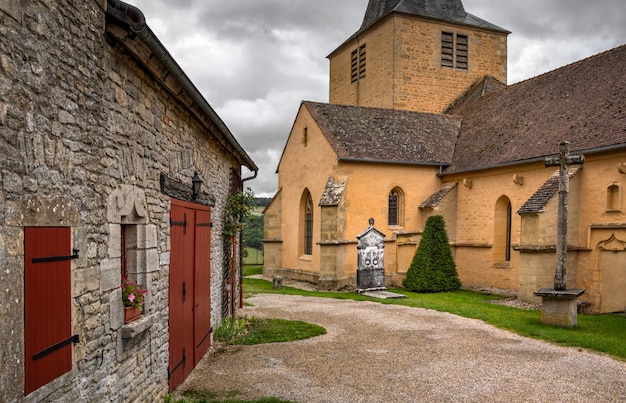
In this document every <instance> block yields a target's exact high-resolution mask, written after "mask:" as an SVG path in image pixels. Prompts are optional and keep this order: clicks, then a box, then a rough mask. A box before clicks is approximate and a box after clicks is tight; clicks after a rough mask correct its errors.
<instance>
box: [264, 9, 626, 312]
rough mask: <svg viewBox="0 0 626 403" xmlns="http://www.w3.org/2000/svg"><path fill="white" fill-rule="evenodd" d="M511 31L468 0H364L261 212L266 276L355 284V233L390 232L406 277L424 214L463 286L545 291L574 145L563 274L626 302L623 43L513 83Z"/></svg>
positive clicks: (399, 273) (529, 296)
mask: <svg viewBox="0 0 626 403" xmlns="http://www.w3.org/2000/svg"><path fill="white" fill-rule="evenodd" d="M509 33H510V32H509V31H507V30H506V29H503V28H501V27H498V26H496V25H494V24H492V23H489V22H487V21H485V20H482V19H480V18H478V17H476V16H474V15H472V14H470V13H468V12H466V10H465V8H464V7H463V4H462V2H461V0H395V1H389V0H370V1H369V4H368V7H367V10H366V12H365V17H364V19H363V24H362V26H361V27H360V28H359V30H358V31H357V32H356V33H355V34H354V35H352V36H351V37H350V38H348V39H347V40H346V41H345V42H344V43H343V44H341V45H340V46H339V47H338V48H337V49H336V50H335V51H333V52H332V53H331V54H330V55H329V56H328V58H329V60H330V97H329V103H318V102H308V101H304V102H302V104H301V106H300V109H299V111H298V113H297V116H296V118H295V121H294V124H293V127H292V130H291V133H290V135H289V138H288V140H287V143H286V145H285V148H284V150H283V154H282V156H281V159H280V162H279V165H278V169H277V172H278V182H279V183H278V192H277V193H276V195H275V197H274V198H273V200H272V202H271V203H270V205H269V206H268V207H267V209H266V210H265V233H264V238H265V239H264V243H265V267H264V275H266V276H273V275H281V276H284V277H286V278H293V279H298V280H304V281H309V282H312V283H316V284H318V285H319V286H320V288H322V289H341V288H343V287H354V286H355V285H356V272H357V235H358V234H359V233H361V232H362V231H363V230H364V229H366V228H367V227H368V221H369V218H373V219H374V222H375V224H374V225H375V227H376V228H377V229H378V230H380V231H381V232H382V233H383V234H385V242H384V246H385V247H384V266H385V282H386V285H388V286H401V285H402V279H403V278H404V276H405V275H406V271H407V270H408V267H409V265H410V263H411V260H412V258H413V255H414V253H415V250H416V248H417V245H419V242H420V239H421V235H422V232H423V230H424V224H425V222H426V220H427V219H428V217H430V216H431V215H441V216H443V217H444V219H445V222H446V228H447V231H448V236H449V239H450V245H451V247H452V250H453V253H454V257H455V262H456V265H457V270H458V272H459V276H460V278H461V281H462V282H463V284H465V285H472V286H480V287H497V288H504V289H510V290H516V291H517V292H518V296H519V298H520V299H522V300H524V301H528V302H533V303H538V302H540V299H539V298H537V297H535V296H534V291H536V290H537V289H539V288H544V287H547V288H550V287H552V286H553V282H554V273H555V266H556V256H555V254H556V238H557V235H556V223H557V211H558V203H557V199H558V197H557V192H558V182H559V175H558V173H559V171H558V168H555V167H546V164H545V159H546V157H549V156H554V155H556V154H558V153H559V147H560V144H561V143H562V142H564V141H568V142H569V143H570V152H571V154H572V155H575V154H583V155H584V156H585V162H584V164H583V165H577V166H574V165H572V166H570V167H569V176H570V188H569V192H570V193H569V223H568V238H567V249H568V255H567V286H568V288H574V287H576V288H582V289H585V293H584V294H583V295H582V297H580V299H579V303H580V304H581V305H582V307H583V308H584V309H585V312H587V313H605V312H617V311H624V310H626V206H625V205H624V200H623V199H624V198H623V197H622V196H623V193H624V192H623V190H624V187H625V186H626V111H625V110H624V105H626V99H625V98H626V91H625V85H626V46H621V47H618V48H615V49H612V50H609V51H606V52H604V53H601V54H598V55H595V56H592V57H590V58H588V59H585V60H582V61H579V62H576V63H573V64H571V65H568V66H565V67H562V68H560V69H558V70H555V71H552V72H549V73H546V74H543V75H540V76H538V77H535V78H532V79H529V80H526V81H523V82H520V83H518V84H515V85H511V86H508V85H507V37H508V35H509Z"/></svg>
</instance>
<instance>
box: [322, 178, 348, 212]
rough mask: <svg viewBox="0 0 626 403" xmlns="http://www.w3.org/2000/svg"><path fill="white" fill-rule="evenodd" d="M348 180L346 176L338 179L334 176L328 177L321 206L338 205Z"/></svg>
mask: <svg viewBox="0 0 626 403" xmlns="http://www.w3.org/2000/svg"><path fill="white" fill-rule="evenodd" d="M346 182H347V179H345V178H344V179H342V180H337V181H335V178H333V177H330V178H328V182H326V187H325V188H324V193H323V194H322V197H321V199H320V203H319V205H320V206H321V207H329V206H338V205H339V202H341V198H342V197H343V192H344V191H345V190H346Z"/></svg>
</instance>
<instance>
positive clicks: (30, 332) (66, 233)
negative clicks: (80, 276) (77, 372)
mask: <svg viewBox="0 0 626 403" xmlns="http://www.w3.org/2000/svg"><path fill="white" fill-rule="evenodd" d="M71 255H72V253H71V230H70V228H25V229H24V370H25V374H24V377H25V379H24V394H25V395H28V394H29V393H30V392H32V391H34V390H36V389H38V388H39V387H41V386H43V385H45V384H47V383H48V382H50V381H52V380H53V379H55V378H57V377H59V376H60V375H62V374H64V373H66V372H68V371H70V370H71V369H72V346H71V342H72V341H73V338H72V336H71V332H72V314H71V298H72V293H71V278H70V275H71V273H70V270H71V264H70V260H69V259H68V257H70V256H71Z"/></svg>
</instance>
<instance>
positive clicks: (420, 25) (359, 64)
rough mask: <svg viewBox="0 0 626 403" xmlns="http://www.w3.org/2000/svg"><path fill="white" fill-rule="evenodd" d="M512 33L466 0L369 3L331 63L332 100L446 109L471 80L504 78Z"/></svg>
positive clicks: (372, 0) (437, 110)
mask: <svg viewBox="0 0 626 403" xmlns="http://www.w3.org/2000/svg"><path fill="white" fill-rule="evenodd" d="M509 33H510V32H509V31H507V30H505V29H503V28H500V27H498V26H496V25H493V24H491V23H489V22H487V21H485V20H482V19H480V18H478V17H475V16H474V15H472V14H469V13H467V12H466V11H465V8H464V7H463V3H462V2H461V0H370V1H369V4H368V6H367V9H366V11H365V16H364V18H363V23H362V25H361V27H360V28H359V30H358V31H357V32H356V33H355V34H354V35H352V36H351V37H350V38H349V39H348V40H347V41H345V42H344V43H343V44H342V45H340V46H339V47H338V48H337V49H336V50H335V51H334V52H332V53H331V54H330V55H329V56H328V58H329V60H330V96H329V98H330V103H335V104H346V105H357V106H372V107H379V108H389V109H403V110H413V111H420V112H433V113H441V112H443V111H444V110H445V109H446V108H447V107H448V106H449V105H450V104H451V103H453V102H454V101H455V100H456V99H457V98H458V97H460V96H461V95H463V94H464V93H465V92H466V91H467V90H468V89H469V88H470V87H471V86H472V85H474V84H475V83H477V82H478V81H480V80H482V79H483V78H485V76H492V77H494V78H495V79H497V80H498V81H500V82H502V83H505V84H506V80H507V36H508V35H509Z"/></svg>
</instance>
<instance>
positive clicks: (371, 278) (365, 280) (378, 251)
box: [356, 218, 385, 292]
mask: <svg viewBox="0 0 626 403" xmlns="http://www.w3.org/2000/svg"><path fill="white" fill-rule="evenodd" d="M369 223H370V226H369V228H367V229H366V230H365V231H363V232H361V233H360V234H359V235H357V237H356V239H357V240H358V246H357V250H358V253H359V256H358V270H357V272H356V288H357V290H358V291H359V292H362V291H377V290H385V264H384V257H385V256H384V250H385V244H384V240H385V234H383V233H382V232H380V231H379V230H377V229H376V228H374V219H373V218H370V220H369Z"/></svg>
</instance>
